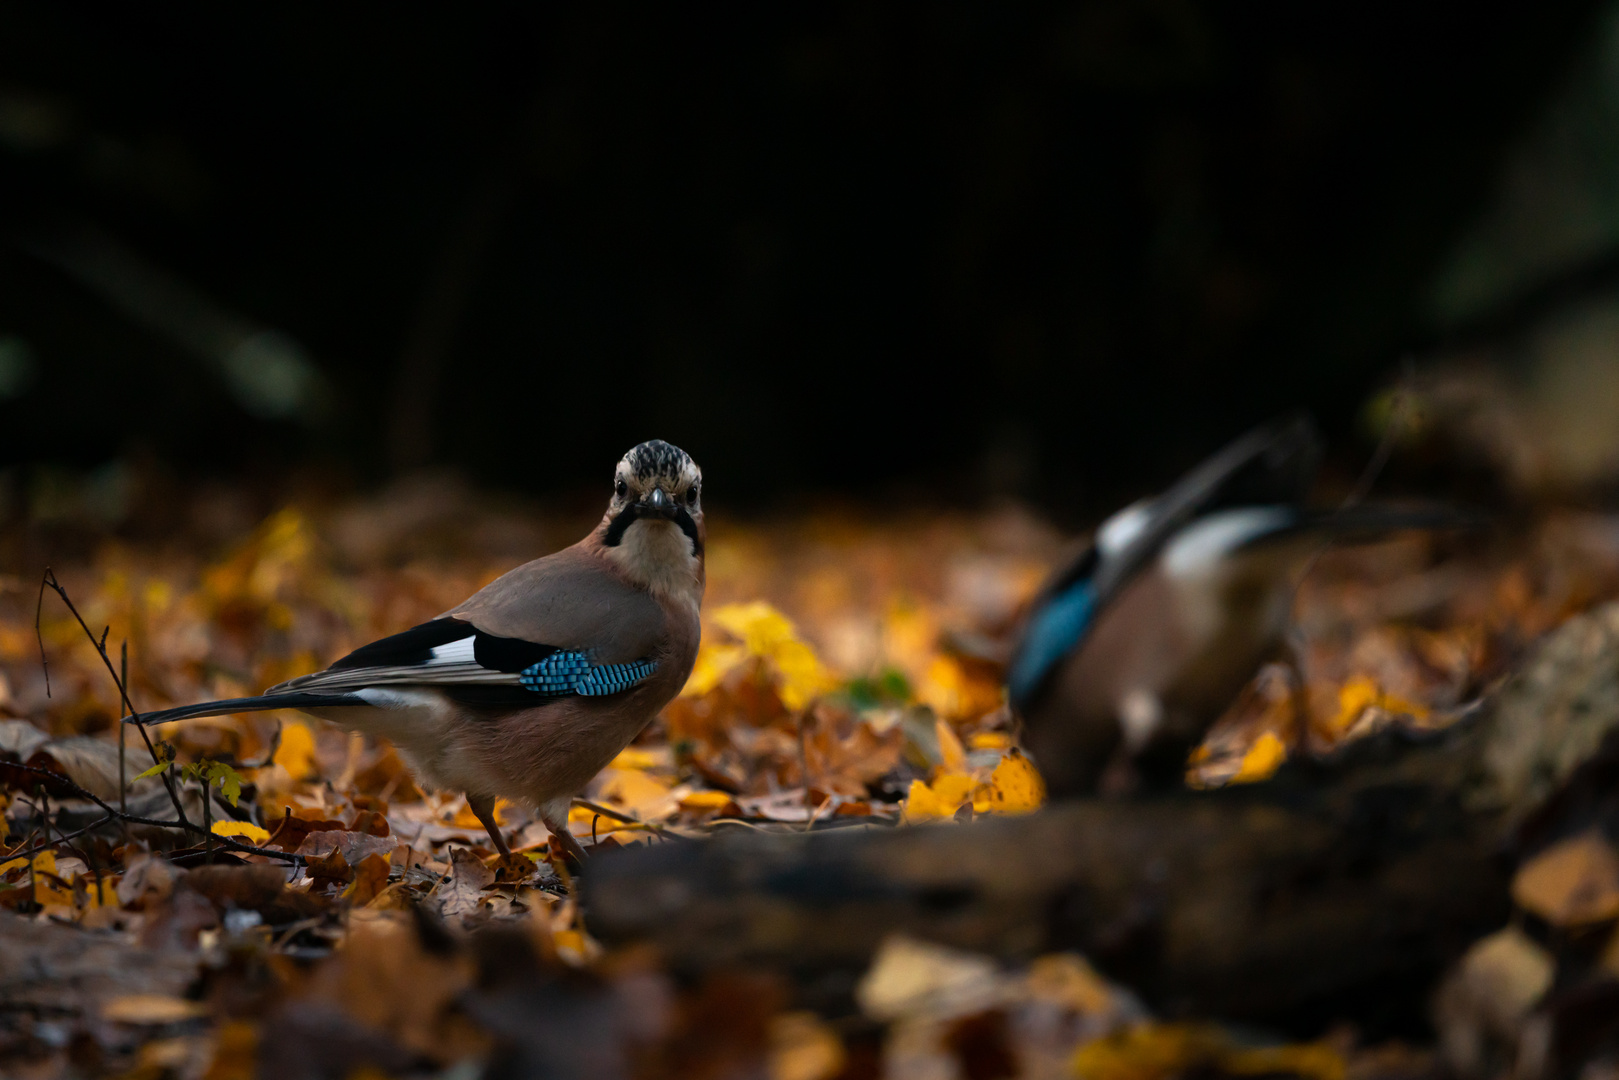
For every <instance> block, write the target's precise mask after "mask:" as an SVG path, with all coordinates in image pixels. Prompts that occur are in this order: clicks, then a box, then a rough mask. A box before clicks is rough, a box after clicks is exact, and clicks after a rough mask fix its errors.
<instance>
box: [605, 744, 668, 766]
mask: <svg viewBox="0 0 1619 1080" xmlns="http://www.w3.org/2000/svg"><path fill="white" fill-rule="evenodd" d="M657 763H658V755H656V754H654V753H653V752H652V751H650V750H643V749H641V748H640V747H639V746H626V747H625V748H624V749H622V750H620V751H619V752H618V756H617V757H615V758H614V759H613V760H612V761H610V762H608V768H611V769H650V768H652V767H653V766H654V765H656V764H657Z"/></svg>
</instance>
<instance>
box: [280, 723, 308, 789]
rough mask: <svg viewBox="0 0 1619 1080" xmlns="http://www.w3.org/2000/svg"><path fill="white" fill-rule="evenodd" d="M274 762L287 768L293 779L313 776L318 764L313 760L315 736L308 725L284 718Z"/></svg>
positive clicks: (304, 778) (305, 778)
mask: <svg viewBox="0 0 1619 1080" xmlns="http://www.w3.org/2000/svg"><path fill="white" fill-rule="evenodd" d="M271 760H272V761H273V762H274V763H275V764H277V765H279V766H281V767H282V768H283V769H285V770H287V774H288V775H289V776H291V777H292V778H293V779H294V780H307V779H309V778H310V777H312V776H315V775H316V774H317V773H318V771H319V766H318V765H317V764H316V762H315V736H314V735H313V734H311V732H310V730H309V725H308V724H305V723H303V722H302V721H301V720H286V721H283V722H282V725H281V744H280V745H279V746H277V747H276V750H275V757H274V758H272V759H271Z"/></svg>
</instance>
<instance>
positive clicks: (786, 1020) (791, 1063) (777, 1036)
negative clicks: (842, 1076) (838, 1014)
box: [770, 1012, 847, 1080]
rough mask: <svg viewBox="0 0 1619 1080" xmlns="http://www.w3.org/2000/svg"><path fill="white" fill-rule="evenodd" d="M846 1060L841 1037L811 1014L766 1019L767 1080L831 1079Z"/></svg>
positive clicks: (792, 1014) (791, 1013)
mask: <svg viewBox="0 0 1619 1080" xmlns="http://www.w3.org/2000/svg"><path fill="white" fill-rule="evenodd" d="M846 1060H847V1055H846V1054H845V1053H844V1051H843V1040H842V1039H840V1038H838V1034H837V1032H835V1031H833V1030H832V1028H831V1027H830V1026H829V1025H828V1024H827V1023H826V1021H824V1020H822V1019H821V1018H820V1017H819V1016H816V1015H815V1014H814V1013H812V1012H787V1013H782V1014H780V1015H779V1016H777V1017H775V1018H774V1019H772V1020H771V1021H770V1080H831V1077H834V1076H837V1075H838V1074H839V1073H840V1072H842V1071H843V1065H844V1062H845V1061H846Z"/></svg>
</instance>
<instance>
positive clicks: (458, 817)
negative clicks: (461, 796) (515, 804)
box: [450, 799, 512, 829]
mask: <svg viewBox="0 0 1619 1080" xmlns="http://www.w3.org/2000/svg"><path fill="white" fill-rule="evenodd" d="M511 807H512V804H511V803H509V802H507V801H506V800H505V799H496V800H495V808H494V811H493V812H494V816H495V824H496V825H506V824H508V820H507V817H508V814H509V811H510V810H511ZM450 824H451V825H454V826H455V827H456V828H458V829H481V828H483V822H481V821H479V820H478V815H477V814H474V813H473V812H472V807H470V806H467V805H466V804H465V803H463V804H462V805H461V807H460V809H458V810H456V812H455V817H453V818H451V819H450Z"/></svg>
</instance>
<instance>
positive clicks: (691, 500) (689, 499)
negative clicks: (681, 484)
mask: <svg viewBox="0 0 1619 1080" xmlns="http://www.w3.org/2000/svg"><path fill="white" fill-rule="evenodd" d="M686 505H687V506H696V505H697V485H696V484H693V485H692V486H691V487H689V488H687V489H686Z"/></svg>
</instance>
